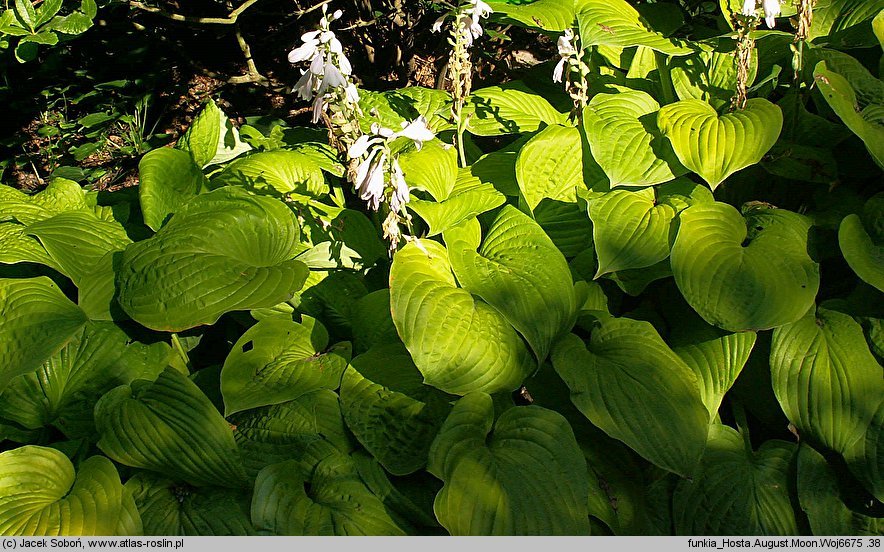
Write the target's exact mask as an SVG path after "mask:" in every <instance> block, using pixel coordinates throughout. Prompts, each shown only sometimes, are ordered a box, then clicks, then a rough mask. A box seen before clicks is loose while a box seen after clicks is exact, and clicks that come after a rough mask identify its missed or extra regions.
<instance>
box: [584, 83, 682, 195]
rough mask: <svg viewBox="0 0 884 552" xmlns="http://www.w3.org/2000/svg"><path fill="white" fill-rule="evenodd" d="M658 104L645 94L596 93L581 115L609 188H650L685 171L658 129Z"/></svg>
mask: <svg viewBox="0 0 884 552" xmlns="http://www.w3.org/2000/svg"><path fill="white" fill-rule="evenodd" d="M659 110H660V104H658V103H657V101H656V100H654V98H652V97H651V96H650V95H648V94H647V93H645V92H640V91H637V90H629V91H626V92H621V93H619V94H596V95H595V96H594V97H593V98H592V100H591V101H590V102H589V105H588V106H587V107H586V110H584V112H583V124H584V127H585V129H586V136H587V138H588V139H589V147H590V149H591V150H592V157H593V158H594V159H595V160H596V162H597V163H598V164H599V165H600V166H601V167H602V169H603V170H604V171H605V174H606V175H607V176H608V179H609V180H610V181H611V187H612V188H614V187H617V186H652V185H654V184H660V183H661V182H668V181H670V180H672V179H673V178H675V177H676V176H680V175H683V174H685V173H686V172H687V169H685V168H684V167H683V166H682V165H681V163H679V162H678V158H677V157H676V156H675V153H674V152H673V151H672V146H671V145H670V144H669V141H668V140H666V139H664V138H663V136H662V134H660V131H659V130H658V129H657V123H656V115H655V114H656V113H657V111H659Z"/></svg>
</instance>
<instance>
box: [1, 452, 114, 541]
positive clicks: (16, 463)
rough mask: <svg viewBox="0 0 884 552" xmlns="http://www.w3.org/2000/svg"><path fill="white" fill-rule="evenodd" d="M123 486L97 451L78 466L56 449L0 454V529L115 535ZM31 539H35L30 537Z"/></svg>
mask: <svg viewBox="0 0 884 552" xmlns="http://www.w3.org/2000/svg"><path fill="white" fill-rule="evenodd" d="M122 513H123V485H122V483H120V476H119V475H118V474H117V470H116V468H114V465H113V463H111V461H110V460H108V459H107V458H105V457H103V456H93V457H91V458H88V459H86V460H85V461H83V462H82V463H81V464H80V466H79V470H78V471H77V472H76V473H75V472H74V465H73V464H71V461H70V460H68V458H67V456H65V455H64V453H62V452H61V451H58V450H56V449H53V448H47V447H38V446H24V447H19V448H17V449H13V450H7V451H6V452H3V453H0V534H2V535H4V536H28V537H34V536H42V537H46V536H62V535H104V536H107V535H116V534H117V528H118V526H119V522H120V518H121V514H122ZM34 542H37V541H34Z"/></svg>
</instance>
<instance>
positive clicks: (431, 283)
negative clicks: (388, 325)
mask: <svg viewBox="0 0 884 552" xmlns="http://www.w3.org/2000/svg"><path fill="white" fill-rule="evenodd" d="M422 248H423V249H422ZM424 250H425V251H426V252H425V251H424ZM390 306H391V309H392V313H393V322H394V324H395V325H396V331H397V332H399V336H400V337H401V338H402V342H403V343H405V346H406V347H407V348H408V351H409V352H410V353H411V356H412V359H413V360H414V364H415V366H417V368H418V370H420V372H421V374H423V376H424V381H425V382H426V383H427V384H428V385H432V386H433V387H437V388H439V389H441V390H443V391H445V392H447V393H452V394H455V395H464V394H466V393H469V392H471V391H485V392H492V393H493V392H497V391H512V390H514V389H516V388H517V387H518V386H519V384H520V383H521V382H522V380H523V379H524V378H525V377H526V376H527V375H528V374H530V373H531V372H533V371H534V368H535V367H536V365H535V362H534V360H533V359H532V358H531V353H530V352H529V351H528V348H527V347H526V346H525V344H524V342H523V341H522V339H521V338H520V337H519V335H518V334H517V333H516V331H515V330H514V329H513V327H512V326H510V324H509V323H508V322H507V321H506V319H505V318H504V317H503V316H502V315H501V314H499V313H498V312H497V311H496V310H495V309H494V308H492V307H490V306H488V304H486V303H485V302H484V301H482V300H481V299H476V298H474V297H473V296H472V295H471V294H470V293H469V292H468V291H466V290H464V289H461V288H459V287H457V285H456V283H455V279H454V274H452V272H451V264H450V262H449V260H448V252H447V251H446V250H445V248H444V247H443V246H442V245H440V244H439V243H437V242H432V241H428V240H423V241H422V242H421V247H418V244H417V243H410V244H408V245H406V246H405V247H403V248H402V249H400V250H399V251H398V252H397V253H396V255H395V256H394V257H393V266H392V268H391V269H390Z"/></svg>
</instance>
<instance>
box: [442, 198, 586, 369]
mask: <svg viewBox="0 0 884 552" xmlns="http://www.w3.org/2000/svg"><path fill="white" fill-rule="evenodd" d="M448 257H449V259H450V261H451V267H452V269H453V270H454V275H455V276H456V277H457V280H458V282H460V285H461V286H462V287H463V288H464V289H465V290H467V291H469V292H470V293H473V294H475V295H478V296H479V297H481V298H482V299H483V300H484V301H485V302H486V303H488V304H489V305H491V306H492V307H494V308H495V309H496V310H497V311H498V312H499V313H501V314H502V315H503V316H504V317H505V318H506V320H507V321H508V322H509V323H510V324H512V325H513V327H515V328H516V330H518V331H519V333H521V334H522V335H523V336H524V337H525V340H526V341H527V342H528V344H529V345H530V346H531V349H532V350H533V351H534V354H535V356H536V357H537V361H538V363H542V362H543V361H544V360H545V359H546V356H547V354H548V353H549V349H550V347H551V346H552V343H553V342H554V341H555V340H556V338H558V337H559V336H560V335H561V334H562V333H564V332H567V331H569V330H570V329H571V326H573V325H574V320H575V316H576V314H575V311H576V309H577V304H576V298H575V296H574V282H573V281H572V279H571V271H570V270H569V269H568V262H567V261H566V260H565V257H564V256H563V255H562V254H561V252H559V250H558V249H556V246H555V244H553V242H552V240H550V239H549V237H548V236H547V235H546V233H544V231H543V229H542V228H540V226H539V225H538V224H537V223H536V222H534V221H533V220H531V218H530V217H528V216H527V215H525V214H524V213H522V212H521V211H519V210H518V209H516V208H515V207H512V206H509V205H508V206H505V207H504V208H503V209H502V210H501V211H500V213H499V214H498V215H497V217H496V218H495V219H494V221H493V222H492V223H491V226H490V227H489V228H488V231H487V233H486V235H485V239H484V240H483V243H482V245H481V247H479V249H478V251H477V250H476V248H475V247H473V246H471V244H467V243H465V242H462V241H455V242H454V243H450V244H449V247H448Z"/></svg>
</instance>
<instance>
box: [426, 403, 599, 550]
mask: <svg viewBox="0 0 884 552" xmlns="http://www.w3.org/2000/svg"><path fill="white" fill-rule="evenodd" d="M427 469H428V470H429V472H430V473H432V474H433V475H435V476H436V477H438V478H440V479H442V481H444V482H445V486H444V487H442V490H441V491H440V492H439V494H438V495H436V502H435V506H434V510H435V511H436V517H437V519H438V520H439V523H441V524H442V526H443V527H445V528H446V529H447V530H448V531H449V533H451V534H452V535H455V536H468V535H477V536H478V535H486V536H488V535H491V536H494V535H497V536H500V535H547V536H549V535H586V534H589V518H588V510H587V500H588V494H589V491H588V482H587V479H586V461H585V460H584V458H583V454H582V453H581V451H580V447H578V445H577V441H576V439H575V438H574V432H573V430H572V429H571V426H570V425H569V424H568V421H567V420H566V419H565V418H564V417H563V416H562V415H561V414H559V413H558V412H554V411H552V410H547V409H545V408H542V407H540V406H526V407H518V408H510V409H509V410H507V411H505V412H504V413H503V414H502V415H501V416H500V418H498V419H497V421H496V422H495V420H494V405H493V402H492V399H491V397H490V396H488V395H486V394H484V393H470V394H469V395H467V396H465V397H463V398H462V399H460V400H459V401H457V403H455V405H454V409H453V410H452V411H451V414H449V416H448V418H447V419H446V420H445V423H444V424H443V426H442V429H441V430H440V431H439V435H438V436H437V437H436V440H435V441H433V446H432V448H431V449H430V458H429V463H428V466H427Z"/></svg>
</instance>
